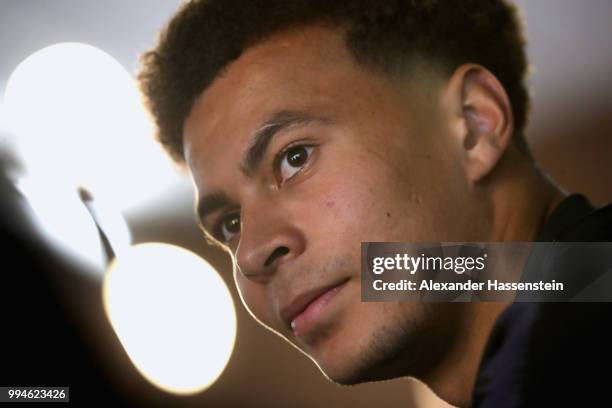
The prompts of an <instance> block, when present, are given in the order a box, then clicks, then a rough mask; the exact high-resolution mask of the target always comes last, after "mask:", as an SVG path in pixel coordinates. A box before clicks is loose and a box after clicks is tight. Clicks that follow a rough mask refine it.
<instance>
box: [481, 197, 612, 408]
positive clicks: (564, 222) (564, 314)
mask: <svg viewBox="0 0 612 408" xmlns="http://www.w3.org/2000/svg"><path fill="white" fill-rule="evenodd" d="M537 240H538V241H542V242H555V241H556V242H609V241H612V204H610V205H608V206H606V207H604V208H601V209H598V210H595V209H594V208H593V206H592V205H591V204H590V203H589V202H588V200H587V199H586V198H585V197H584V196H581V195H571V196H569V197H567V198H566V199H564V200H563V201H562V202H561V203H560V204H559V205H558V206H557V208H556V209H555V210H554V211H553V213H552V214H551V216H550V217H549V219H548V220H547V221H546V223H545V225H544V227H543V228H542V230H541V231H540V234H539V236H538V239H537ZM575 272H576V273H577V274H580V273H581V272H582V271H581V270H576V271H575ZM611 326H612V303H513V304H512V305H510V306H509V307H508V309H507V310H506V311H505V312H504V313H503V314H502V315H501V316H500V317H499V319H498V320H497V322H496V324H495V326H494V328H493V331H492V334H491V336H490V338H489V341H488V344H487V347H486V349H485V353H484V356H483V359H482V362H481V365H480V370H479V373H478V376H477V379H476V385H475V388H474V391H473V399H472V401H473V406H475V407H495V408H503V407H549V406H551V407H560V406H589V407H590V406H610V405H612V387H610V380H611V379H612V373H610V369H611V368H612V330H610V327H611Z"/></svg>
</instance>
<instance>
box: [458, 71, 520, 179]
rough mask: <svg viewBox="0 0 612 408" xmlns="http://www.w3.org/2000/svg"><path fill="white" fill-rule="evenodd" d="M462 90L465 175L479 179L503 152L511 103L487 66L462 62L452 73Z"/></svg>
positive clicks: (509, 132) (510, 128) (508, 136)
mask: <svg viewBox="0 0 612 408" xmlns="http://www.w3.org/2000/svg"><path fill="white" fill-rule="evenodd" d="M453 77H456V78H454V80H455V81H456V83H457V85H460V88H459V89H460V91H461V115H462V120H463V122H464V125H465V126H464V127H463V129H465V133H464V134H463V135H462V137H463V140H462V147H463V155H464V159H465V160H464V163H465V170H466V176H467V177H468V179H469V180H471V181H472V182H478V181H479V180H481V179H483V178H484V177H485V176H486V175H488V174H489V173H490V172H491V171H492V170H493V168H494V167H495V166H496V164H497V163H498V162H499V161H500V159H501V157H502V156H503V154H504V152H505V151H506V148H507V147H508V144H509V143H510V140H511V138H512V133H513V131H514V129H513V121H512V107H511V104H510V100H509V98H508V95H507V94H506V91H505V89H504V87H503V86H502V85H501V83H500V82H499V81H498V80H497V78H496V77H495V76H494V75H493V74H492V73H491V72H489V71H488V70H487V69H486V68H484V67H482V66H479V65H473V64H469V65H463V66H461V67H459V68H458V69H457V70H456V71H455V73H454V74H453Z"/></svg>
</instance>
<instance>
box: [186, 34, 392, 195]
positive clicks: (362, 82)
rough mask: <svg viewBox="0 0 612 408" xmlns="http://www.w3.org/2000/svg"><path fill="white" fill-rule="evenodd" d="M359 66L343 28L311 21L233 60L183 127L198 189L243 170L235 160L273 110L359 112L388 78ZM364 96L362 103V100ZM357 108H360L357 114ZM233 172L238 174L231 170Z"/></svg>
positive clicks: (332, 114) (330, 113) (333, 113)
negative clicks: (229, 162) (227, 162)
mask: <svg viewBox="0 0 612 408" xmlns="http://www.w3.org/2000/svg"><path fill="white" fill-rule="evenodd" d="M382 82H385V81H383V79H382V78H381V77H380V76H377V75H372V73H371V72H365V70H364V69H363V68H361V67H360V66H358V65H356V64H355V63H354V62H353V59H352V57H351V55H350V53H349V51H348V50H347V49H346V47H345V45H344V38H343V35H342V32H341V31H339V30H331V29H329V28H325V27H322V26H321V27H320V26H310V27H305V28H300V29H294V30H292V31H286V32H282V33H280V34H277V35H274V36H272V37H270V38H268V39H266V40H264V41H262V42H261V43H259V44H257V45H255V46H253V47H251V48H249V49H247V50H246V51H245V52H244V53H243V54H242V55H241V56H240V57H239V58H238V59H237V60H235V61H234V62H232V63H231V64H229V65H228V67H227V68H226V69H225V70H224V71H223V72H222V74H221V75H220V76H219V77H218V78H217V79H216V80H215V81H214V82H213V83H212V84H211V86H209V87H208V88H207V89H206V90H205V91H204V92H203V93H202V94H201V95H200V97H199V98H198V100H197V101H196V103H195V104H194V106H193V108H192V110H191V112H190V115H189V116H188V117H187V119H186V121H185V124H184V128H183V137H184V147H185V157H186V159H187V163H188V165H189V166H190V168H191V170H192V174H193V177H194V179H195V180H194V181H195V182H196V186H198V188H199V189H211V188H212V187H213V186H211V185H210V184H211V180H215V186H214V187H218V186H217V185H216V184H217V182H218V184H225V183H223V180H222V179H223V178H225V177H232V176H233V175H235V174H237V172H238V171H239V170H238V166H235V167H234V168H232V169H230V168H228V167H227V166H226V165H223V162H224V159H227V158H230V157H231V160H232V161H234V162H235V160H236V159H237V158H239V157H240V156H241V153H242V151H243V149H244V148H245V146H247V144H248V141H249V139H250V136H251V135H252V134H253V132H254V130H255V129H256V128H257V126H258V124H260V123H261V122H262V121H263V120H264V119H266V116H268V115H271V114H272V113H274V112H276V111H282V110H295V111H304V112H307V113H310V114H312V115H315V116H326V117H332V118H333V117H341V116H353V117H358V116H359V115H356V114H355V112H354V111H356V110H362V111H363V110H364V108H365V107H364V106H360V104H361V105H364V104H367V103H371V101H373V100H379V99H380V98H381V93H384V92H385V90H384V88H385V87H389V84H383V83H382ZM360 101H361V102H360ZM351 110H353V112H351ZM232 172H233V174H232Z"/></svg>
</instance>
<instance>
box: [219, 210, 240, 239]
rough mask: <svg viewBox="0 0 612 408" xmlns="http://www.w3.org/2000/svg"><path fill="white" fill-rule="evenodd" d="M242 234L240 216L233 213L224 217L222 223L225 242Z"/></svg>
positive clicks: (222, 234)
mask: <svg viewBox="0 0 612 408" xmlns="http://www.w3.org/2000/svg"><path fill="white" fill-rule="evenodd" d="M239 232H240V214H238V213H231V214H228V215H226V216H225V217H223V220H222V221H221V236H222V237H223V241H224V242H228V241H231V239H232V238H233V237H234V235H236V234H237V233H239Z"/></svg>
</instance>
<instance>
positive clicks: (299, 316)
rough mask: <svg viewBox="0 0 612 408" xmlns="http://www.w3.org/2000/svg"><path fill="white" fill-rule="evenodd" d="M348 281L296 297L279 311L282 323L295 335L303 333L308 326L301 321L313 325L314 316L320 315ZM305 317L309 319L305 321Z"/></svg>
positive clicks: (344, 280)
mask: <svg viewBox="0 0 612 408" xmlns="http://www.w3.org/2000/svg"><path fill="white" fill-rule="evenodd" d="M348 281H349V279H348V278H346V279H343V280H341V281H338V282H335V283H333V284H331V285H326V286H323V287H320V288H317V289H313V290H309V291H307V292H305V293H302V294H301V295H299V296H297V297H296V298H295V299H294V300H293V301H292V302H291V303H290V304H289V305H288V306H286V307H284V308H282V309H281V317H282V319H283V321H284V322H285V324H286V325H287V326H288V327H290V328H291V330H292V331H293V332H294V333H295V334H296V335H299V334H301V333H303V332H305V331H306V330H305V329H307V328H308V327H306V326H310V324H308V325H306V324H304V322H303V321H304V320H309V322H308V323H312V324H313V323H314V322H313V321H312V320H314V318H316V317H317V316H314V315H318V314H320V312H322V311H323V310H322V309H323V308H324V307H325V305H326V304H327V303H328V302H329V301H330V300H331V298H332V297H333V296H334V295H335V294H336V293H337V292H338V291H339V290H340V289H341V288H342V287H343V286H344V285H345V284H346V283H347V282H348ZM315 306H316V307H315ZM313 309H318V310H313ZM306 315H310V316H306ZM306 317H309V319H305V318H306Z"/></svg>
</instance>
